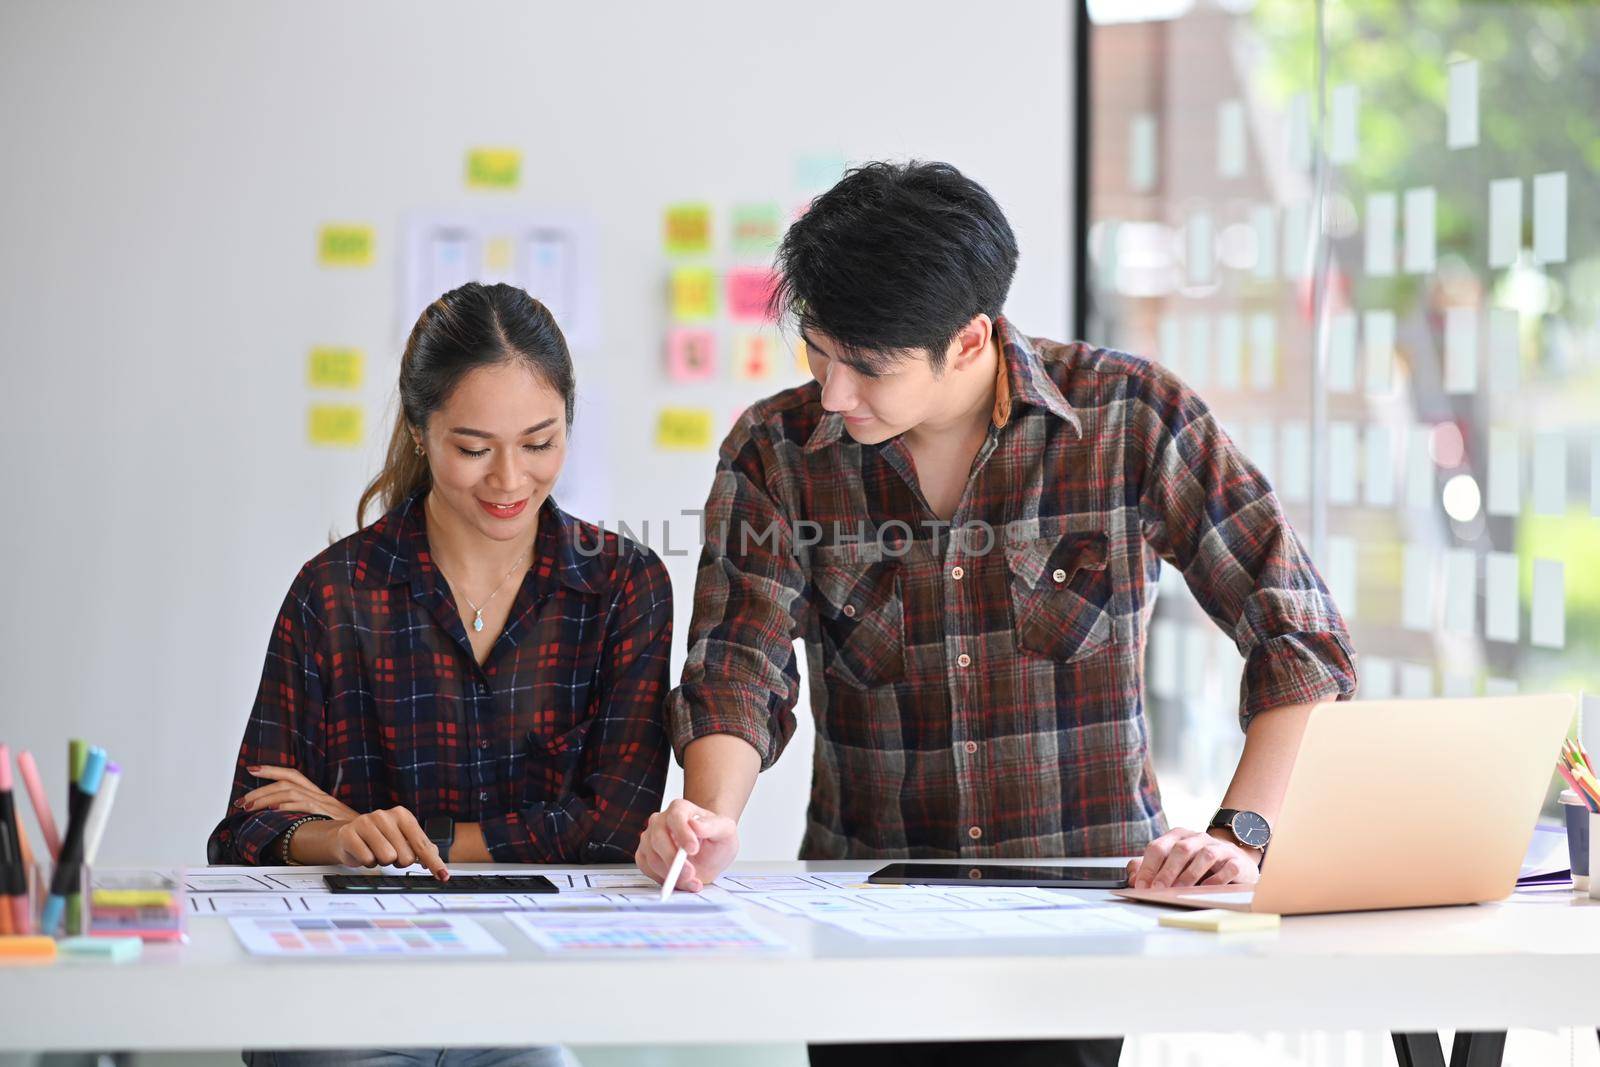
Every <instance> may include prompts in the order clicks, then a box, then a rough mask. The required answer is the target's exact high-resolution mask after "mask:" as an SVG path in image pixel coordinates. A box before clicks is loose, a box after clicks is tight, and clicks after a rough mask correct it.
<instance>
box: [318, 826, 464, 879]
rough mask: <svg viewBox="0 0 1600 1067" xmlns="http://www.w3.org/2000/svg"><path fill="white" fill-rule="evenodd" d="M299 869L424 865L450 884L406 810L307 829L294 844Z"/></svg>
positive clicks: (439, 860) (435, 851)
mask: <svg viewBox="0 0 1600 1067" xmlns="http://www.w3.org/2000/svg"><path fill="white" fill-rule="evenodd" d="M289 853H290V858H292V859H293V860H294V861H295V862H296V863H337V864H338V865H340V866H341V867H379V866H387V867H409V866H411V865H412V864H413V863H420V864H421V865H422V866H424V867H426V868H427V869H428V873H429V874H431V875H433V876H434V877H435V878H437V879H439V881H441V882H448V881H449V880H450V871H449V870H448V869H447V868H446V867H445V865H444V860H443V859H442V858H441V857H440V856H439V850H438V849H436V848H434V847H433V842H432V841H429V840H428V835H427V834H425V833H423V832H422V826H421V824H419V823H418V822H417V817H416V816H415V815H413V814H411V812H410V811H408V810H406V809H405V808H401V807H394V808H380V809H379V810H377V811H369V812H367V813H366V814H365V815H357V816H356V817H355V818H353V819H334V820H331V821H328V822H311V823H306V824H305V825H304V826H302V827H301V828H300V829H299V830H298V831H296V832H295V835H294V837H293V838H292V839H291V840H290V841H289Z"/></svg>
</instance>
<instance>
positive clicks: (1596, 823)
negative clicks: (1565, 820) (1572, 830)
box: [1587, 811, 1600, 900]
mask: <svg viewBox="0 0 1600 1067" xmlns="http://www.w3.org/2000/svg"><path fill="white" fill-rule="evenodd" d="M1587 814H1588V817H1589V870H1590V871H1591V872H1592V871H1594V870H1595V868H1596V856H1595V845H1596V843H1597V842H1600V812H1595V811H1591V812H1588V813H1587ZM1588 881H1589V899H1590V900H1600V878H1596V877H1594V875H1593V874H1591V875H1590V876H1589V879H1588Z"/></svg>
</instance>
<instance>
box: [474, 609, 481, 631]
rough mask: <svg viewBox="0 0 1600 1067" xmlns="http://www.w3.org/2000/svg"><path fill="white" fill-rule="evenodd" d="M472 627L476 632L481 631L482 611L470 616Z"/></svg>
mask: <svg viewBox="0 0 1600 1067" xmlns="http://www.w3.org/2000/svg"><path fill="white" fill-rule="evenodd" d="M472 628H473V630H475V631H477V632H478V633H482V632H483V612H481V611H480V612H478V613H477V614H476V615H474V616H473V617H472Z"/></svg>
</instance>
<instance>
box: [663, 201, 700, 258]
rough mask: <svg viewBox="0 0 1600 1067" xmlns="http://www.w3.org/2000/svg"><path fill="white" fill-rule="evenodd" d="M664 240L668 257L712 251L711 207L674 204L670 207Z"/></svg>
mask: <svg viewBox="0 0 1600 1067" xmlns="http://www.w3.org/2000/svg"><path fill="white" fill-rule="evenodd" d="M662 240H663V243H664V244H665V245H666V249H667V254H668V255H673V256H691V255H700V254H702V253H706V252H709V251H711V206H710V205H709V204H673V205H671V206H670V207H668V208H667V213H666V220H665V229H664V231H663V233H662Z"/></svg>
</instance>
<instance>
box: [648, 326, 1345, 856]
mask: <svg viewBox="0 0 1600 1067" xmlns="http://www.w3.org/2000/svg"><path fill="white" fill-rule="evenodd" d="M998 337H999V339H1000V342H1001V345H1000V347H1001V350H1002V353H1003V355H1004V360H1005V366H1004V368H1003V369H1002V372H1001V375H1000V385H1001V386H1002V388H1000V389H998V390H997V392H998V394H999V398H1000V399H999V400H998V401H997V404H996V410H995V418H994V420H993V425H992V426H991V429H990V432H989V436H988V439H987V440H986V441H985V443H984V444H983V446H982V448H981V449H980V451H979V452H978V455H977V458H976V460H975V462H974V464H973V470H972V473H971V475H970V477H969V481H968V484H967V487H966V491H965V495H964V497H963V498H962V501H961V503H960V505H959V508H958V511H957V513H956V514H955V516H954V517H953V521H952V523H949V524H943V523H940V522H939V521H938V519H937V518H936V517H935V516H934V515H933V513H932V512H931V511H930V510H929V508H928V507H927V505H926V503H925V502H924V500H923V498H922V496H921V494H920V492H919V491H918V489H917V488H916V487H917V479H916V472H915V467H914V463H913V461H912V457H911V454H910V452H909V451H908V450H907V449H906V447H905V445H904V444H903V443H902V442H901V441H900V440H899V439H891V440H890V441H887V442H885V443H883V444H880V445H861V444H858V443H856V442H855V441H854V440H852V439H851V438H850V437H849V436H848V435H847V434H845V433H844V432H843V422H842V419H841V418H840V417H839V416H837V415H830V414H828V413H826V412H825V411H823V409H822V407H821V404H820V394H819V388H818V386H817V385H816V384H815V383H812V384H808V385H805V386H802V387H799V388H796V389H790V390H787V391H785V392H782V393H779V394H777V395H776V396H773V397H771V398H769V399H767V400H764V401H762V402H761V403H759V404H757V405H755V406H754V407H752V408H750V409H749V411H747V412H746V413H745V415H744V416H743V417H742V418H741V419H740V421H739V423H738V425H737V426H736V427H735V428H734V430H733V432H732V433H731V434H730V435H729V437H728V439H727V440H726V441H725V442H724V444H723V446H722V451H721V456H720V461H719V463H718V467H717V473H716V480H715V483H714V485H713V487H712V490H711V494H710V499H709V501H708V502H707V504H706V515H705V522H706V525H707V529H708V531H709V532H710V536H709V538H708V540H709V542H710V543H708V545H707V546H706V548H705V549H704V550H703V552H702V555H701V560H700V568H699V576H698V580H697V582H696V585H695V604H694V615H693V620H692V622H691V626H690V633H689V658H688V663H687V665H686V667H685V670H684V674H683V678H682V685H681V686H680V688H678V689H677V690H675V691H674V692H673V694H672V697H671V699H670V701H669V708H670V713H671V718H672V729H673V741H674V745H675V747H676V748H677V751H678V753H679V756H680V758H681V755H682V750H683V746H684V745H686V744H688V743H689V742H690V741H692V740H694V739H695V738H698V737H702V736H705V735H707V734H713V733H729V734H735V735H737V736H739V737H742V738H744V739H745V740H747V741H749V742H750V743H751V744H752V745H754V746H755V747H756V749H757V750H758V751H759V752H760V753H761V757H762V765H763V767H765V766H769V765H770V764H771V763H772V761H773V760H775V759H776V758H777V757H778V754H779V753H780V752H781V751H782V749H783V747H784V744H785V743H786V742H787V740H788V739H789V737H790V736H791V734H792V733H793V730H794V722H795V720H794V706H795V703H796V700H797V697H798V692H799V669H798V664H797V658H796V655H795V652H794V641H795V640H796V639H797V638H798V639H800V640H803V641H804V642H805V645H806V651H807V655H806V664H807V670H808V673H809V678H810V693H811V704H812V709H811V710H812V713H813V715H814V716H815V719H816V724H817V742H816V749H815V753H814V757H813V759H814V763H813V784H812V794H811V804H810V810H809V812H808V816H807V827H806V834H805V839H804V842H803V844H802V846H801V856H802V857H803V858H806V859H840V858H872V859H876V858H893V857H955V856H973V857H976V856H1087V855H1129V854H1136V853H1138V852H1140V851H1142V849H1143V848H1144V846H1145V845H1146V844H1147V843H1149V841H1150V840H1151V839H1152V838H1154V837H1156V836H1158V835H1159V834H1160V833H1162V832H1163V831H1164V829H1165V819H1164V817H1163V815H1162V812H1161V800H1160V793H1159V790H1158V788H1157V785H1156V779H1155V774H1154V771H1153V768H1152V766H1151V762H1150V757H1149V736H1148V731H1147V728H1146V720H1145V715H1144V678H1143V674H1144V672H1143V662H1144V650H1145V639H1146V632H1147V626H1148V623H1149V619H1150V613H1151V610H1152V608H1153V606H1154V599H1155V592H1156V581H1157V578H1158V577H1159V574H1160V566H1161V563H1162V562H1163V561H1165V562H1166V563H1167V564H1169V565H1171V566H1174V567H1176V568H1178V569H1179V570H1180V571H1181V572H1182V573H1183V576H1184V578H1185V579H1186V581H1187V582H1188V584H1189V587H1190V589H1192V590H1193V592H1194V594H1195V597H1196V598H1197V599H1198V601H1199V603H1200V604H1201V606H1202V607H1203V608H1204V609H1205V610H1206V611H1207V613H1209V614H1210V615H1211V617H1212V618H1213V619H1214V620H1215V621H1216V623H1217V624H1218V625H1219V626H1220V627H1222V628H1223V630H1224V631H1225V632H1227V633H1228V634H1229V635H1230V637H1232V638H1233V640H1234V642H1235V643H1236V645H1237V646H1238V649H1239V651H1240V653H1241V655H1243V656H1244V658H1245V670H1244V679H1243V685H1242V694H1241V703H1240V718H1241V721H1242V722H1243V723H1244V724H1245V725H1248V724H1249V721H1250V719H1251V717H1253V716H1254V715H1256V714H1257V713H1259V712H1261V711H1263V710H1265V709H1269V708H1274V707H1280V706H1283V705H1288V704H1295V703H1302V702H1307V701H1312V700H1316V699H1320V698H1327V697H1334V696H1337V697H1339V698H1348V697H1349V696H1350V695H1351V694H1352V693H1353V692H1354V690H1355V668H1354V665H1353V662H1352V654H1351V648H1350V644H1349V638H1348V634H1347V632H1346V629H1345V625H1344V622H1343V620H1342V619H1341V617H1340V615H1339V612H1338V609H1337V608H1336V607H1335V606H1334V603H1333V601H1332V599H1331V597H1330V596H1329V594H1328V591H1327V589H1326V587H1325V586H1324V585H1323V583H1322V580H1321V578H1320V577H1319V576H1318V574H1317V572H1316V570H1315V568H1314V567H1313V566H1312V563H1311V560H1310V559H1309V557H1308V555H1307V553H1306V551H1305V549H1304V547H1303V546H1302V545H1301V543H1300V541H1299V539H1298V538H1297V537H1296V536H1295V534H1294V531H1293V530H1292V529H1291V528H1290V526H1289V523H1288V521H1287V519H1286V518H1285V517H1284V514H1283V512H1282V510H1281V509H1280V508H1279V505H1278V501H1277V499H1276V497H1275V496H1274V495H1273V492H1272V489H1271V487H1270V486H1269V485H1268V484H1267V482H1266V480H1265V479H1264V478H1263V477H1262V476H1261V474H1260V473H1259V472H1258V471H1257V470H1256V469H1255V468H1254V467H1253V466H1251V464H1250V463H1249V462H1248V461H1247V460H1246V459H1245V457H1244V456H1243V455H1242V454H1241V453H1240V452H1239V450H1238V449H1237V448H1236V447H1235V446H1234V444H1233V442H1232V441H1231V440H1229V438H1228V437H1227V435H1226V434H1225V433H1224V432H1223V431H1222V429H1221V427H1220V426H1219V425H1218V424H1217V422H1216V420H1215V418H1213V416H1212V415H1211V413H1210V411H1209V410H1207V408H1206V406H1205V405H1204V403H1202V402H1201V400H1200V399H1199V397H1197V396H1196V395H1195V394H1194V393H1193V392H1191V391H1190V390H1189V389H1187V388H1186V387H1185V386H1184V385H1183V384H1182V383H1181V382H1180V381H1178V380H1177V379H1176V378H1175V377H1173V376H1172V375H1171V374H1170V373H1168V372H1167V371H1166V370H1164V369H1162V368H1161V367H1159V366H1156V365H1153V364H1151V363H1149V362H1147V361H1145V360H1142V359H1138V358H1135V357H1133V356H1129V355H1125V354H1123V353H1120V352H1113V351H1108V350H1105V349H1098V348H1094V347H1091V346H1089V345H1087V344H1083V343H1075V344H1058V343H1055V342H1051V341H1044V340H1031V339H1029V338H1026V337H1023V336H1022V335H1020V334H1019V333H1017V332H1016V331H1015V330H1014V329H1013V328H1012V327H1011V326H1010V325H1009V324H1007V323H1005V322H1004V321H1002V322H1000V323H999V324H998Z"/></svg>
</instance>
